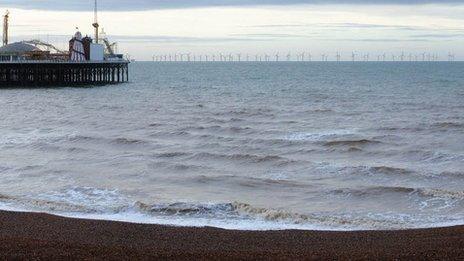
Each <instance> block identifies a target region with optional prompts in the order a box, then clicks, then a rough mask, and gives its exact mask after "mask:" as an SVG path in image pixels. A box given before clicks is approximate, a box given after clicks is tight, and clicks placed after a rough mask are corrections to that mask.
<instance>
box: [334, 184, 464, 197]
mask: <svg viewBox="0 0 464 261" xmlns="http://www.w3.org/2000/svg"><path fill="white" fill-rule="evenodd" d="M389 193H391V194H398V195H401V194H406V195H411V196H413V195H417V196H419V197H424V198H435V199H456V200H464V191H449V190H443V189H435V188H411V187H401V186H398V187H389V186H374V187H365V188H361V189H350V188H343V189H336V190H332V191H331V192H330V194H334V195H346V196H357V197H368V196H374V195H383V194H389Z"/></svg>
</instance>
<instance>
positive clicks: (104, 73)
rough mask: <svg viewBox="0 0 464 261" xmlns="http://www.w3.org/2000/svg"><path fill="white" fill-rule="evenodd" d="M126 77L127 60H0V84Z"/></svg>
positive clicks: (69, 82) (93, 82)
mask: <svg viewBox="0 0 464 261" xmlns="http://www.w3.org/2000/svg"><path fill="white" fill-rule="evenodd" d="M127 81H129V61H126V60H114V61H85V62H73V61H55V60H50V61H8V62H0V87H16V86H23V87H29V86H31V87H32V86H73V85H97V84H115V83H121V82H127Z"/></svg>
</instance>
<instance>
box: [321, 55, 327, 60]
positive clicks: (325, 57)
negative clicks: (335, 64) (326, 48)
mask: <svg viewBox="0 0 464 261" xmlns="http://www.w3.org/2000/svg"><path fill="white" fill-rule="evenodd" d="M321 58H322V61H323V62H326V61H327V55H326V54H325V53H323V54H321Z"/></svg>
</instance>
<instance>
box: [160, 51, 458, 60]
mask: <svg viewBox="0 0 464 261" xmlns="http://www.w3.org/2000/svg"><path fill="white" fill-rule="evenodd" d="M216 57H219V59H216ZM244 57H245V59H244ZM316 57H319V58H318V59H314V58H313V54H312V53H311V52H308V51H306V52H295V53H291V52H288V53H287V54H286V55H285V56H284V57H283V58H284V59H282V55H281V54H280V52H275V53H273V54H269V53H256V54H250V53H245V54H243V53H235V54H234V53H229V52H220V53H217V54H215V53H209V54H205V53H199V54H192V53H190V52H186V53H182V52H178V53H170V54H154V55H153V56H152V62H456V61H457V60H456V55H455V54H454V53H453V52H448V53H444V54H438V53H432V52H418V53H406V52H395V53H388V52H379V53H369V52H366V53H363V52H358V51H353V52H351V53H345V54H343V53H341V52H338V51H337V52H333V51H332V52H327V53H320V54H317V55H316Z"/></svg>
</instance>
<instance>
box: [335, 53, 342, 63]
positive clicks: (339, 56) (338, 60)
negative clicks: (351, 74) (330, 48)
mask: <svg viewBox="0 0 464 261" xmlns="http://www.w3.org/2000/svg"><path fill="white" fill-rule="evenodd" d="M335 57H336V59H337V62H340V61H341V60H342V56H341V55H340V52H337V53H336V54H335Z"/></svg>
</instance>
